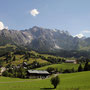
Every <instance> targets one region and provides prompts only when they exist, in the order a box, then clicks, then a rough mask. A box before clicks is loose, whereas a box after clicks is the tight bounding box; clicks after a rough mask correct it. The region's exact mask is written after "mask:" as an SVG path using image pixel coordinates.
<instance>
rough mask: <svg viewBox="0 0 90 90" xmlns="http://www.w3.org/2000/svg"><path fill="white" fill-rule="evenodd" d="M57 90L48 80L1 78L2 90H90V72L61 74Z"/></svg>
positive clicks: (0, 89) (0, 85)
mask: <svg viewBox="0 0 90 90" xmlns="http://www.w3.org/2000/svg"><path fill="white" fill-rule="evenodd" d="M59 77H60V81H61V83H60V84H59V85H58V87H57V88H56V89H53V86H52V85H51V83H50V78H48V79H43V80H42V79H18V78H8V77H0V90H90V71H88V72H80V73H71V74H61V75H59Z"/></svg>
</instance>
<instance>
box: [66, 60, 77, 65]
mask: <svg viewBox="0 0 90 90" xmlns="http://www.w3.org/2000/svg"><path fill="white" fill-rule="evenodd" d="M65 63H74V64H77V61H76V60H66V61H65Z"/></svg>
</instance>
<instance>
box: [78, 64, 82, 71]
mask: <svg viewBox="0 0 90 90" xmlns="http://www.w3.org/2000/svg"><path fill="white" fill-rule="evenodd" d="M81 71H83V69H82V65H81V64H80V65H79V67H78V72H81Z"/></svg>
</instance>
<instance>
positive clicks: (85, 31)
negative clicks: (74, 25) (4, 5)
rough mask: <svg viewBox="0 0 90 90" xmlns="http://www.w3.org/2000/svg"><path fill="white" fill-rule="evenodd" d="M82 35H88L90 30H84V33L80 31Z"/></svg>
mask: <svg viewBox="0 0 90 90" xmlns="http://www.w3.org/2000/svg"><path fill="white" fill-rule="evenodd" d="M82 33H86V34H88V33H90V30H84V31H82Z"/></svg>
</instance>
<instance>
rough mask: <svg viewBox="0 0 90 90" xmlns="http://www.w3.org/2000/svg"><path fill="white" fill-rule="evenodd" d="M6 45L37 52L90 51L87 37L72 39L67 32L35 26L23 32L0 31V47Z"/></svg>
mask: <svg viewBox="0 0 90 90" xmlns="http://www.w3.org/2000/svg"><path fill="white" fill-rule="evenodd" d="M7 44H11V45H16V46H19V47H20V46H23V47H25V48H30V49H33V50H37V51H56V50H90V38H89V37H88V38H78V37H73V36H72V35H70V34H69V33H68V31H61V30H56V29H54V30H52V29H45V28H42V27H37V26H34V27H32V28H30V29H25V30H7V29H3V30H0V46H5V45H7Z"/></svg>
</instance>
